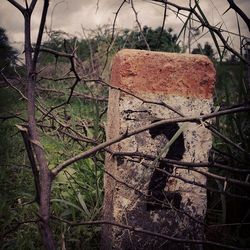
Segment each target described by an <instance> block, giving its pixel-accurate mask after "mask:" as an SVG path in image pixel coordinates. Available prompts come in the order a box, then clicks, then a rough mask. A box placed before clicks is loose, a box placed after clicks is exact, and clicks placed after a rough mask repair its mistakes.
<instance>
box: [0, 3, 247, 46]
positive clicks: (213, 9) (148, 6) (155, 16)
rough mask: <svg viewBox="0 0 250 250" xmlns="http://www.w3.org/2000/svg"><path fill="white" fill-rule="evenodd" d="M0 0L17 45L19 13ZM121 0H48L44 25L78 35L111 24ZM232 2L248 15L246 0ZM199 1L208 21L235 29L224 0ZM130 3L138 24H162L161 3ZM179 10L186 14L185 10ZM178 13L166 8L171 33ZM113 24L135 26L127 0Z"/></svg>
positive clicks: (2, 20)
mask: <svg viewBox="0 0 250 250" xmlns="http://www.w3.org/2000/svg"><path fill="white" fill-rule="evenodd" d="M0 2H1V3H0V26H2V27H3V28H5V29H6V31H7V35H8V37H9V40H10V42H11V44H12V45H13V46H15V47H19V48H20V47H21V46H22V44H23V19H22V15H21V14H20V13H19V12H18V10H17V9H15V7H13V6H12V5H11V4H10V3H9V2H8V1H7V0H0ZM17 2H19V3H20V4H23V3H24V0H18V1H17ZM122 2H123V1H122V0H99V1H97V0H51V1H50V9H49V15H48V18H47V27H49V28H52V29H53V30H62V31H65V32H67V33H70V34H73V35H77V36H81V35H82V28H81V26H83V27H84V29H95V28H96V27H97V26H101V25H104V24H112V22H113V20H114V17H115V14H114V13H115V12H116V11H117V9H118V7H119V5H120V4H121V3H122ZM127 2H129V1H127ZM173 2H174V3H176V4H180V5H183V6H188V3H189V0H174V1H173ZM192 2H193V1H192ZM42 3H43V1H42V0H40V1H38V4H37V6H36V9H35V12H34V14H33V17H32V36H33V39H34V37H35V35H36V33H37V29H38V26H39V18H40V15H41V4H42ZM235 3H237V5H238V6H239V7H240V8H241V9H242V10H243V11H244V12H245V13H246V14H247V15H248V16H249V15H250V0H235ZM200 4H201V7H202V9H203V10H204V12H205V14H206V17H207V18H208V20H209V21H210V23H211V24H213V25H216V24H218V23H221V24H223V26H222V28H223V29H225V30H230V31H232V32H236V33H238V28H237V22H236V15H235V13H234V11H232V10H230V11H228V12H227V13H226V14H225V15H222V13H223V12H224V11H225V10H226V9H227V8H228V3H227V0H200ZM134 5H135V8H136V10H137V11H138V18H139V21H140V23H141V25H142V26H144V25H147V26H151V27H153V28H155V27H158V26H160V25H161V24H162V18H163V10H164V9H163V7H162V6H159V5H156V4H152V2H150V1H147V0H134ZM52 13H53V14H52ZM181 13H183V14H187V12H181ZM179 17H180V18H181V19H182V20H180V19H179V18H178V17H176V15H175V14H174V13H173V12H171V11H170V10H168V13H167V19H166V28H169V27H171V28H173V29H174V33H178V32H179V31H180V29H181V27H182V21H185V17H182V16H179ZM239 20H240V24H241V32H242V34H244V35H246V36H248V37H249V32H248V30H247V27H246V25H245V24H244V23H243V22H242V21H241V18H239ZM117 27H119V28H131V29H132V28H134V27H136V20H135V15H134V12H133V10H132V8H131V5H130V4H129V3H126V4H125V5H124V7H123V8H122V9H121V11H120V12H119V15H118V19H117ZM181 39H182V38H181ZM209 39H210V38H209V35H207V36H205V37H203V38H201V39H200V40H198V42H202V43H203V42H204V41H206V40H208V41H209ZM231 41H232V42H233V43H234V46H235V47H237V46H238V41H239V39H237V37H236V36H233V35H231ZM194 46H195V41H194Z"/></svg>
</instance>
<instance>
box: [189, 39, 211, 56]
mask: <svg viewBox="0 0 250 250" xmlns="http://www.w3.org/2000/svg"><path fill="white" fill-rule="evenodd" d="M192 54H202V55H205V56H208V57H209V58H210V59H211V60H214V59H215V58H214V55H215V53H214V50H213V47H212V46H211V45H210V44H209V43H208V42H206V43H205V44H204V47H203V48H202V46H201V44H199V43H198V46H197V48H194V49H193V50H192Z"/></svg>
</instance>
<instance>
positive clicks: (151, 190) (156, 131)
mask: <svg viewBox="0 0 250 250" xmlns="http://www.w3.org/2000/svg"><path fill="white" fill-rule="evenodd" d="M157 121H158V120H156V121H153V122H152V123H154V122H157ZM178 130H179V126H178V124H177V123H171V124H165V125H159V126H156V127H154V128H151V129H149V133H150V135H151V137H152V139H154V138H155V137H156V136H158V135H164V136H166V138H167V139H168V140H171V138H172V137H173V136H174V135H175V133H176V132H177V131H178ZM184 152H185V146H184V137H183V133H181V134H180V136H179V137H178V138H177V139H176V140H175V141H174V142H173V144H172V145H171V146H170V148H169V150H168V153H167V155H166V158H168V159H172V160H181V159H182V157H183V154H184ZM158 168H159V169H162V170H165V171H166V172H168V173H170V174H171V173H173V165H171V164H168V163H166V162H160V164H159V166H158ZM168 179H169V175H168V174H167V173H163V172H161V171H159V170H157V169H155V170H154V172H153V174H152V176H151V179H150V182H149V187H148V195H150V197H149V198H148V201H147V210H148V211H151V210H156V209H163V208H165V209H168V208H169V206H166V205H167V204H168V203H171V204H172V206H174V207H176V208H180V203H181V199H182V198H181V195H180V193H178V192H171V193H170V192H165V191H164V188H165V186H166V185H167V182H168Z"/></svg>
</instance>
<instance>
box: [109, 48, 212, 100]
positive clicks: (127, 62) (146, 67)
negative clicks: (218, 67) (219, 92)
mask: <svg viewBox="0 0 250 250" xmlns="http://www.w3.org/2000/svg"><path fill="white" fill-rule="evenodd" d="M111 83H112V85H113V86H116V87H119V88H121V89H124V90H127V91H130V92H132V93H141V92H149V93H164V94H173V95H180V96H190V97H197V98H211V97H212V96H213V91H214V83H215V69H214V66H213V64H212V62H211V61H210V60H209V59H208V58H207V57H206V56H203V55H190V54H177V53H166V52H151V51H143V50H132V49H124V50H121V51H120V52H118V53H117V55H116V56H115V58H114V59H113V66H112V77H111Z"/></svg>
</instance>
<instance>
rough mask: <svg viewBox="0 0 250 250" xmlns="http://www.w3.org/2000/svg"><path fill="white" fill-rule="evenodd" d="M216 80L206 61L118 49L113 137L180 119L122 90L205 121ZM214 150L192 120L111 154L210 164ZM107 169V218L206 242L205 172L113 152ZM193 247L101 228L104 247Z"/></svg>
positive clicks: (111, 97) (133, 138) (122, 144)
mask: <svg viewBox="0 0 250 250" xmlns="http://www.w3.org/2000/svg"><path fill="white" fill-rule="evenodd" d="M214 82H215V70H214V67H213V65H212V63H211V62H210V61H209V59H208V58H207V57H205V56H201V55H188V54H175V53H163V52H148V51H140V50H127V49H126V50H122V51H120V52H119V53H117V55H116V56H115V58H114V60H113V66H112V73H111V84H112V85H113V86H115V87H116V88H117V89H111V90H110V95H109V109H108V125H107V139H111V138H114V137H116V136H118V135H120V134H123V133H126V131H132V130H135V129H137V128H139V127H141V126H144V125H146V124H151V123H153V122H156V121H158V120H161V119H168V118H175V117H179V115H178V114H176V113H175V112H173V111H171V110H170V109H168V108H165V107H163V106H159V105H155V104H153V103H146V102H143V101H142V100H139V99H137V98H136V97H135V96H131V95H129V94H126V93H125V92H123V91H121V90H125V91H126V92H130V93H132V94H133V95H136V96H139V97H140V98H143V99H144V100H150V101H162V102H165V103H167V104H168V105H170V106H172V107H173V108H174V109H175V110H177V111H178V112H179V113H182V114H183V115H185V116H193V115H197V116H199V115H200V114H202V113H209V112H211V107H212V105H213V100H212V94H213V90H214ZM184 124H185V125H184ZM176 132H177V133H179V136H178V137H177V139H175V140H173V143H172V144H171V146H170V147H169V148H168V150H166V144H167V143H168V142H169V141H170V140H171V138H172V137H173V136H174V135H175V134H176ZM211 146H212V138H211V133H210V131H209V130H207V129H206V128H205V127H204V126H203V125H202V124H201V125H200V124H197V123H191V122H188V123H183V124H182V123H179V124H177V123H176V124H167V125H162V126H158V127H155V128H152V129H150V130H149V131H144V132H142V133H139V134H136V135H134V136H131V137H130V138H127V139H125V140H123V141H121V142H119V143H116V144H114V145H113V146H111V147H110V149H111V150H112V151H114V152H131V153H138V152H140V153H143V154H147V155H154V156H161V157H166V158H169V159H173V160H178V161H186V162H202V161H207V160H208V152H209V150H210V148H211ZM155 168H159V169H161V170H163V171H158V170H157V169H155ZM105 170H106V172H107V174H105V180H104V182H105V183H104V188H105V198H104V210H103V211H104V219H105V220H108V221H113V222H116V223H121V224H126V225H130V226H133V227H139V228H142V229H146V230H149V231H152V232H157V233H160V234H165V235H169V236H172V237H176V238H181V239H200V240H202V239H204V228H203V225H202V222H203V221H204V217H205V214H206V207H207V195H206V189H204V188H202V187H199V186H196V185H193V184H192V183H193V182H198V183H200V184H202V185H206V177H205V176H204V175H201V174H198V173H197V172H194V171H192V170H191V169H188V170H187V169H181V168H180V167H177V166H176V165H171V164H168V163H164V162H160V163H159V161H157V159H156V160H152V161H150V160H143V161H141V162H140V161H137V162H135V161H130V160H129V159H124V158H123V157H113V156H112V155H110V154H107V156H106V163H105ZM164 171H165V172H164ZM202 171H207V168H202ZM170 175H174V176H177V178H176V177H173V176H170ZM181 179H183V180H184V179H185V180H188V181H189V182H190V183H186V182H184V181H183V180H181ZM131 187H134V189H133V188H131ZM143 194H145V195H143ZM199 221H200V222H201V223H198V222H199ZM188 247H190V249H201V246H197V245H196V246H193V245H185V244H177V243H176V242H172V241H164V240H162V239H161V238H157V237H152V236H149V235H146V234H138V233H135V232H133V231H128V230H126V229H121V228H119V227H116V226H110V225H104V226H103V232H102V248H103V249H143V250H147V249H178V250H179V249H189V248H188Z"/></svg>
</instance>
